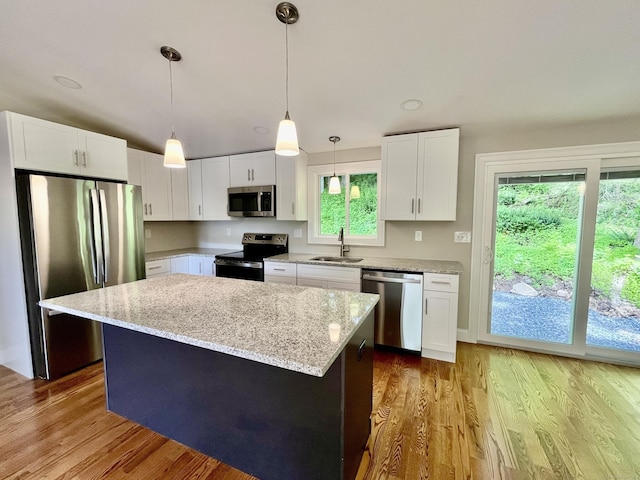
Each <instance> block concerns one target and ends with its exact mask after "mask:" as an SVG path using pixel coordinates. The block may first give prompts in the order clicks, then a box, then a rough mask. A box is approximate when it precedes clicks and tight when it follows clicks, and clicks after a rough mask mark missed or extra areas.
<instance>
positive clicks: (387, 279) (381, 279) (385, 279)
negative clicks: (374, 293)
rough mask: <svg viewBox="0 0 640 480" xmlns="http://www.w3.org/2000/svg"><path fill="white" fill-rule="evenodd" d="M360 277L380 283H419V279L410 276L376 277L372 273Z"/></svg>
mask: <svg viewBox="0 0 640 480" xmlns="http://www.w3.org/2000/svg"><path fill="white" fill-rule="evenodd" d="M362 279H363V280H372V281H374V282H381V283H420V280H414V279H411V278H393V277H376V276H374V275H362Z"/></svg>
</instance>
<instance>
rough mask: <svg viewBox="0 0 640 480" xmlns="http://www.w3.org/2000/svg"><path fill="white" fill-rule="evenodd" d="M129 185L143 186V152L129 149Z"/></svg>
mask: <svg viewBox="0 0 640 480" xmlns="http://www.w3.org/2000/svg"><path fill="white" fill-rule="evenodd" d="M127 183H129V184H131V185H142V152H141V151H140V150H135V149H133V148H127Z"/></svg>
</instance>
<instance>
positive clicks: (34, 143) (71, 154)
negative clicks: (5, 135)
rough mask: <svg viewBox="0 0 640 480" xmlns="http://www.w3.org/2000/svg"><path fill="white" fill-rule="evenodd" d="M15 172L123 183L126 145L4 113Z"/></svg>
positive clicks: (113, 139) (43, 121)
mask: <svg viewBox="0 0 640 480" xmlns="http://www.w3.org/2000/svg"><path fill="white" fill-rule="evenodd" d="M7 115H8V120H9V124H10V125H11V136H12V149H13V159H14V167H15V168H24V169H27V170H36V171H45V172H55V173H66V174H70V175H81V176H86V177H96V178H108V179H114V180H127V142H126V141H124V140H122V139H119V138H115V137H110V136H107V135H101V134H98V133H93V132H89V131H86V130H80V129H78V128H73V127H68V126H65V125H60V124H57V123H53V122H48V121H46V120H40V119H37V118H32V117H27V116H25V115H20V114H17V113H12V112H7Z"/></svg>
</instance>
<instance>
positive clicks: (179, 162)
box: [160, 46, 187, 168]
mask: <svg viewBox="0 0 640 480" xmlns="http://www.w3.org/2000/svg"><path fill="white" fill-rule="evenodd" d="M160 53H162V56H163V57H164V58H166V59H167V60H169V88H170V92H171V93H170V98H171V137H170V138H169V139H168V140H167V143H166V145H165V147H164V163H163V165H164V166H165V167H169V168H185V167H186V166H187V163H186V162H185V159H184V151H183V150H182V144H181V143H180V140H178V139H177V138H176V133H175V131H174V128H173V75H172V72H171V64H172V63H173V62H179V61H180V60H182V55H180V52H178V51H177V50H176V49H175V48H172V47H167V46H164V47H161V48H160Z"/></svg>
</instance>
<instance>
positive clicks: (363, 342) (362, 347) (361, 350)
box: [358, 338, 367, 361]
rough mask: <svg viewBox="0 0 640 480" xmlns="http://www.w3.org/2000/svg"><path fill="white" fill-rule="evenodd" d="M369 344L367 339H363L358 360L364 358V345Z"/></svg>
mask: <svg viewBox="0 0 640 480" xmlns="http://www.w3.org/2000/svg"><path fill="white" fill-rule="evenodd" d="M366 346H367V339H366V338H365V339H364V340H362V342H360V346H359V347H358V361H360V360H362V357H363V355H364V347H366Z"/></svg>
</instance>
